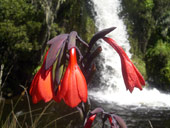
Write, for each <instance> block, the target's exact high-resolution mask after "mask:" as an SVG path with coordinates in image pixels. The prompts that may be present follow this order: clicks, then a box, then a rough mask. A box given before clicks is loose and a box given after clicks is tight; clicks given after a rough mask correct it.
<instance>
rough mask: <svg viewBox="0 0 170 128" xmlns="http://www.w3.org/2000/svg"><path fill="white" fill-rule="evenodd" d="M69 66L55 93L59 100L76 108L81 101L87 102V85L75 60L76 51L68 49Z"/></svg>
mask: <svg viewBox="0 0 170 128" xmlns="http://www.w3.org/2000/svg"><path fill="white" fill-rule="evenodd" d="M69 52H70V58H69V64H68V67H67V69H66V72H65V74H64V77H63V79H62V82H61V88H60V89H59V91H58V92H57V93H58V95H57V96H59V99H60V100H61V99H62V98H63V99H64V101H65V103H66V104H67V105H68V106H70V107H72V108H73V107H76V106H77V105H78V104H79V103H80V102H81V101H83V102H86V101H87V83H86V79H85V77H84V75H83V73H82V72H81V70H80V68H79V66H78V64H77V58H76V49H75V48H71V49H70V51H69Z"/></svg>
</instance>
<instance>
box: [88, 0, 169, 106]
mask: <svg viewBox="0 0 170 128" xmlns="http://www.w3.org/2000/svg"><path fill="white" fill-rule="evenodd" d="M91 2H92V3H93V5H94V7H93V8H94V11H95V13H96V16H95V24H96V27H97V28H98V30H99V31H100V30H102V29H105V28H109V27H117V28H116V29H115V30H114V31H113V32H112V33H111V34H110V35H107V36H109V37H111V38H113V39H114V40H115V41H116V42H117V43H118V45H120V46H121V47H122V48H123V49H124V50H125V52H126V53H127V55H128V56H129V57H130V58H131V54H130V53H129V50H130V46H129V42H128V39H127V38H128V35H127V32H126V27H125V25H124V23H123V20H122V19H120V18H119V16H118V13H119V11H120V9H121V8H120V1H119V0H91ZM100 45H101V46H102V53H101V56H100V57H101V58H100V60H102V62H101V61H100V62H98V63H100V64H101V65H102V68H103V69H100V70H101V76H100V77H101V79H102V80H103V81H104V82H105V85H103V86H102V89H101V88H100V89H97V90H96V89H95V91H94V90H90V91H89V95H90V96H91V97H92V98H94V99H96V100H99V101H101V102H109V103H111V102H114V103H115V102H116V103H117V104H120V105H135V106H141V105H144V106H150V107H170V95H167V94H162V93H160V92H159V91H158V90H157V89H152V90H147V89H145V88H144V89H143V90H142V91H140V90H138V89H134V91H133V93H132V94H131V93H130V92H129V91H126V88H125V85H124V81H123V77H122V73H121V62H120V57H119V56H118V54H117V53H116V52H115V51H114V49H113V48H112V47H111V46H109V45H108V44H107V43H105V42H103V41H100ZM97 84H98V83H97ZM113 86H114V87H115V86H116V88H113Z"/></svg>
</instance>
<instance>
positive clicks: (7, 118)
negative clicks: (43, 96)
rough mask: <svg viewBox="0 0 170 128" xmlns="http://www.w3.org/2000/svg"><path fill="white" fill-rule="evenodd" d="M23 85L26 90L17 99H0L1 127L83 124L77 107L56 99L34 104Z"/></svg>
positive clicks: (16, 127)
mask: <svg viewBox="0 0 170 128" xmlns="http://www.w3.org/2000/svg"><path fill="white" fill-rule="evenodd" d="M21 87H22V88H23V89H24V92H23V93H22V95H20V96H19V97H17V98H16V99H15V98H14V99H10V100H5V99H0V127H1V128H51V127H52V128H62V127H63V128H69V127H72V126H75V125H80V124H81V125H82V124H83V123H82V121H81V120H80V116H79V111H78V110H77V109H72V108H69V107H67V106H66V105H65V104H64V103H62V102H61V103H59V104H57V103H56V102H54V101H50V102H49V103H46V104H45V103H43V102H40V103H38V104H32V103H31V102H30V97H29V95H28V92H27V89H26V88H25V87H23V86H21ZM79 120H80V121H79Z"/></svg>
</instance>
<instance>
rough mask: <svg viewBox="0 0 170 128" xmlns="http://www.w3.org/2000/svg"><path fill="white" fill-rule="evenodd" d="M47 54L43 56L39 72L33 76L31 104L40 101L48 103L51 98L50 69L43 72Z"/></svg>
mask: <svg viewBox="0 0 170 128" xmlns="http://www.w3.org/2000/svg"><path fill="white" fill-rule="evenodd" d="M47 54H48V52H47V53H46V55H45V58H44V62H43V65H42V67H41V68H40V70H39V71H38V72H37V73H36V75H35V76H34V79H33V81H32V83H31V87H30V95H31V96H32V101H33V103H37V102H39V101H40V100H44V101H45V102H48V101H50V100H51V99H52V97H53V87H52V86H53V85H52V73H51V69H52V68H49V69H48V70H45V61H46V57H47Z"/></svg>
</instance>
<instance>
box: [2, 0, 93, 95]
mask: <svg viewBox="0 0 170 128" xmlns="http://www.w3.org/2000/svg"><path fill="white" fill-rule="evenodd" d="M86 4H87V3H86V2H84V1H82V2H79V1H74V0H71V1H65V0H59V1H49V2H47V1H43V0H40V1H38V0H34V1H32V0H0V12H1V13H0V45H1V47H0V60H1V61H0V65H1V67H4V68H1V69H0V70H1V72H3V73H2V77H0V81H2V82H1V83H2V84H1V85H0V86H2V88H1V87H0V91H1V90H2V89H3V95H5V96H6V95H7V93H17V92H18V91H20V88H18V85H26V84H28V85H29V84H30V82H31V78H32V75H33V74H34V73H35V72H36V71H35V70H37V69H38V65H39V64H40V63H41V62H40V61H41V58H42V55H43V53H44V50H45V47H46V45H44V44H46V42H47V40H49V39H50V38H52V37H54V36H56V35H57V34H59V33H64V32H70V30H76V31H78V32H79V33H82V35H85V36H84V37H83V38H85V39H87V40H88V39H90V37H92V35H91V33H94V27H93V26H94V24H93V20H92V18H91V17H90V16H89V15H88V13H87V10H86V6H87V5H86ZM58 10H59V11H58ZM80 14H81V16H80ZM80 26H84V28H83V27H80ZM86 26H88V27H87V28H85V27H86ZM89 26H90V27H89ZM82 28H83V29H82ZM87 32H90V33H89V34H86V33H87ZM87 37H88V38H87ZM40 55H41V56H40Z"/></svg>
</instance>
